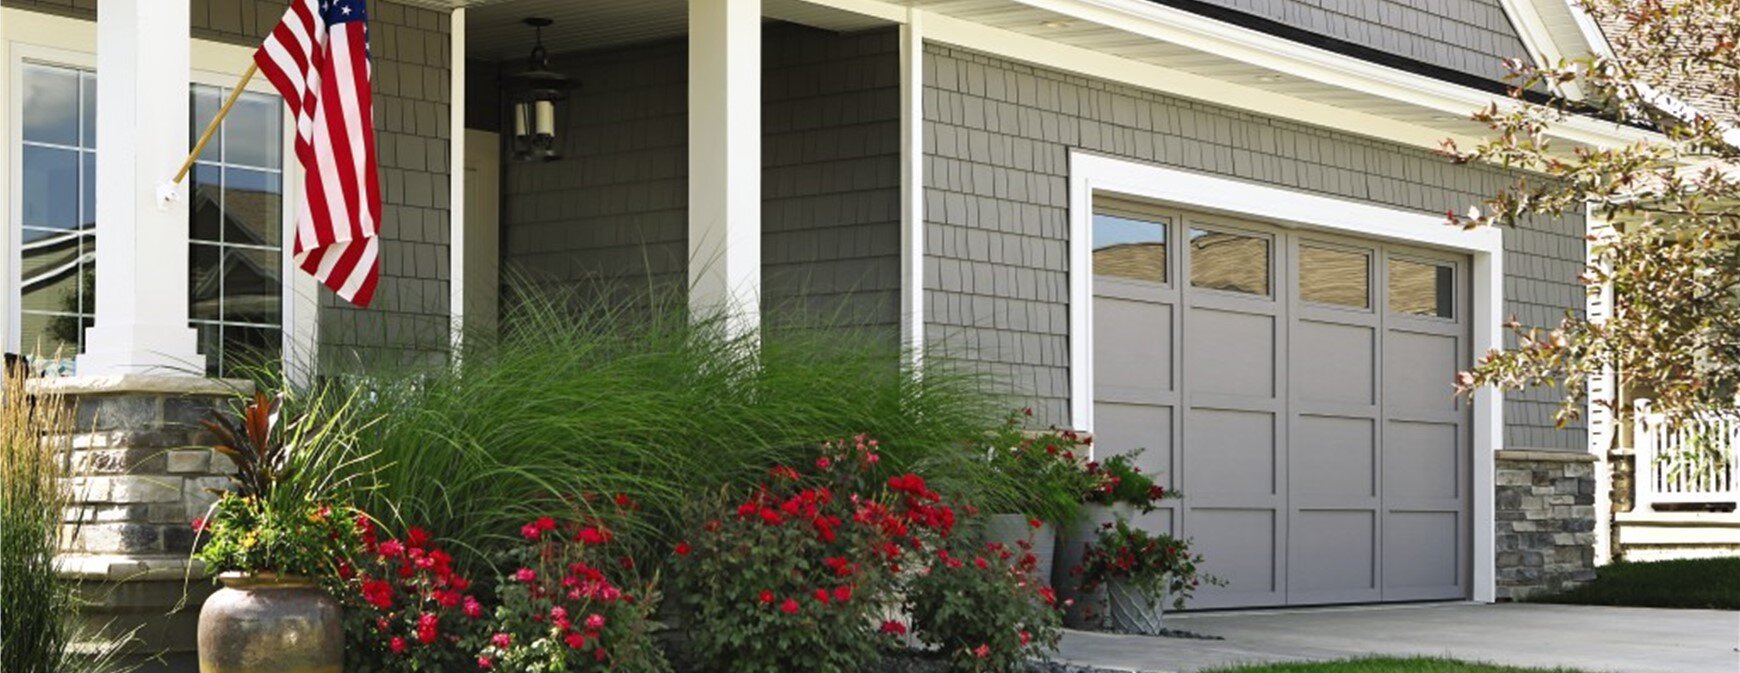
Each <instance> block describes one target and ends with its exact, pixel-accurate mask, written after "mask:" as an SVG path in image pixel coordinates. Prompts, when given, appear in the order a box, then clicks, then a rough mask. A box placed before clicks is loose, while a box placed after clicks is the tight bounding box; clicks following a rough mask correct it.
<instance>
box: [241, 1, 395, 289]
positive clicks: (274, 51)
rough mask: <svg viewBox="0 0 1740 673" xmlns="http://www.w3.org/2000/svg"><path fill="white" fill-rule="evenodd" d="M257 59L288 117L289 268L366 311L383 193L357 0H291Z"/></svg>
mask: <svg viewBox="0 0 1740 673" xmlns="http://www.w3.org/2000/svg"><path fill="white" fill-rule="evenodd" d="M254 63H255V64H257V65H258V66H259V67H260V71H261V72H262V73H264V74H265V76H266V80H267V81H269V82H271V83H272V86H273V87H274V88H276V89H277V90H278V93H279V95H281V96H283V97H284V101H285V103H286V104H287V105H288V106H289V108H290V112H291V114H292V116H293V117H294V118H295V128H296V143H295V154H296V159H297V161H298V162H299V163H301V164H302V169H303V174H304V175H303V185H302V190H301V192H300V193H299V194H298V195H297V199H298V203H297V204H296V210H295V212H296V234H295V241H294V244H293V248H292V251H293V254H294V257H295V259H296V264H297V266H299V267H300V268H302V270H303V271H306V272H308V273H310V274H312V275H313V276H314V277H315V278H316V279H318V280H319V281H320V282H321V283H322V284H324V285H326V286H327V287H329V288H331V289H332V290H333V291H334V292H336V293H338V295H339V296H340V297H343V298H344V299H345V300H346V301H349V302H351V303H352V304H355V305H357V306H365V307H366V306H368V304H369V302H370V301H372V300H373V298H374V294H375V289H376V288H377V286H378V285H379V276H380V240H379V238H378V236H379V232H380V217H381V189H380V176H379V169H378V167H377V160H376V154H375V132H374V131H375V130H374V111H373V107H374V95H373V92H372V90H371V86H370V79H371V77H370V75H371V73H372V72H373V70H372V66H371V65H370V63H369V51H368V22H367V9H366V6H365V4H364V0H293V1H292V2H291V3H290V7H289V9H287V10H285V12H284V18H283V19H282V20H281V21H280V22H279V23H278V25H277V26H276V27H275V28H274V29H273V30H272V32H271V33H270V34H269V35H268V36H267V38H266V41H265V43H264V44H262V45H260V48H259V50H257V51H256V52H254Z"/></svg>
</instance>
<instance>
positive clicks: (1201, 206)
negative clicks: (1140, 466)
mask: <svg viewBox="0 0 1740 673" xmlns="http://www.w3.org/2000/svg"><path fill="white" fill-rule="evenodd" d="M1069 162H1070V164H1069V165H1070V177H1069V240H1070V241H1071V245H1070V246H1069V268H1070V274H1069V294H1070V301H1069V307H1070V308H1069V328H1070V329H1069V333H1070V340H1069V343H1070V347H1069V348H1070V353H1069V358H1070V367H1069V370H1070V418H1071V419H1073V423H1072V424H1073V425H1074V426H1075V427H1076V428H1077V429H1080V430H1084V431H1088V432H1092V431H1093V422H1094V419H1093V407H1094V403H1093V402H1094V394H1093V393H1094V382H1093V369H1094V367H1093V365H1094V363H1093V343H1094V339H1093V333H1092V331H1093V324H1094V323H1093V262H1092V253H1093V246H1092V244H1091V243H1090V241H1091V240H1092V232H1093V212H1094V208H1093V195H1094V192H1096V191H1103V192H1111V193H1117V194H1124V195H1128V196H1135V197H1141V198H1145V199H1153V200H1156V201H1162V202H1166V203H1171V204H1175V205H1179V206H1184V207H1189V208H1192V209H1196V210H1204V211H1209V212H1218V213H1224V214H1228V215H1236V216H1239V217H1244V218H1251V219H1256V220H1261V221H1265V222H1269V223H1272V224H1276V225H1279V226H1283V227H1288V228H1293V229H1302V230H1317V231H1325V232H1333V233H1340V234H1349V235H1354V236H1360V237H1365V238H1375V239H1380V240H1387V241H1393V242H1400V243H1408V244H1413V245H1419V246H1424V247H1431V248H1438V249H1441V250H1451V251H1457V252H1461V253H1465V254H1468V255H1470V256H1471V257H1472V258H1473V274H1472V275H1473V284H1474V296H1473V297H1472V299H1473V303H1474V312H1473V316H1472V319H1473V331H1474V338H1473V343H1472V351H1473V352H1472V353H1470V354H1469V355H1470V357H1471V359H1473V358H1478V357H1479V356H1480V355H1481V354H1483V353H1486V352H1488V351H1490V350H1492V349H1494V348H1498V347H1500V346H1501V345H1502V344H1503V339H1504V333H1503V323H1504V320H1503V313H1502V311H1503V299H1502V292H1503V287H1504V234H1503V231H1502V230H1500V229H1492V228H1488V229H1481V230H1476V231H1463V230H1461V229H1457V228H1454V227H1451V226H1449V225H1447V224H1445V222H1444V219H1443V218H1442V217H1439V216H1434V215H1424V214H1421V213H1419V212H1415V211H1410V210H1401V209H1397V208H1390V207H1386V206H1381V205H1376V204H1372V203H1367V202H1362V201H1354V200H1349V199H1339V198H1334V197H1329V196H1322V195H1318V194H1310V193H1306V192H1302V191H1297V190H1293V189H1287V188H1284V187H1276V186H1273V185H1265V184H1260V183H1255V182H1248V181H1245V180H1238V179H1234V178H1227V177H1222V176H1216V175H1208V174H1204V173H1197V172H1194V171H1187V170H1182V169H1177V168H1168V167H1165V166H1157V165H1154V164H1146V163H1141V162H1136V161H1129V160H1125V159H1116V158H1112V157H1107V156H1103V155H1098V154H1093V153H1089V152H1082V151H1071V152H1070V157H1069ZM1446 384H1448V382H1446ZM1473 408H1474V437H1473V439H1474V457H1473V459H1474V465H1473V467H1474V475H1473V482H1474V483H1473V501H1474V502H1473V503H1472V507H1473V510H1474V511H1473V520H1472V524H1473V525H1472V527H1471V528H1472V534H1473V538H1474V539H1473V541H1472V542H1473V564H1474V568H1473V570H1474V577H1473V589H1474V595H1473V598H1474V600H1477V601H1482V602H1492V601H1493V600H1494V596H1495V584H1494V566H1493V561H1494V552H1493V531H1494V520H1493V473H1494V469H1495V463H1494V461H1495V453H1496V452H1497V451H1498V449H1500V448H1502V447H1503V443H1504V398H1503V396H1501V395H1499V394H1497V393H1496V392H1494V391H1492V390H1490V389H1482V390H1480V391H1479V392H1477V393H1475V396H1474V402H1473Z"/></svg>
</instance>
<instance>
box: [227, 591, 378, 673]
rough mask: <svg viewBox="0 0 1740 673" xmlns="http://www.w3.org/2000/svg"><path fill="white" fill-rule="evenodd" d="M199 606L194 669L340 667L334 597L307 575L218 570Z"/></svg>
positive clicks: (333, 671) (258, 671)
mask: <svg viewBox="0 0 1740 673" xmlns="http://www.w3.org/2000/svg"><path fill="white" fill-rule="evenodd" d="M218 580H219V581H221V582H223V585H224V586H223V588H222V589H219V590H218V591H217V593H214V594H212V595H211V597H210V598H207V599H206V601H205V607H203V608H200V611H199V670H200V673H243V672H244V671H245V672H248V673H341V672H342V671H343V669H344V623H343V621H342V618H341V617H342V615H341V613H340V609H339V606H338V602H337V601H335V600H333V599H332V597H331V596H328V595H326V592H324V591H322V590H321V589H320V587H319V586H317V585H316V584H315V583H314V582H313V581H312V580H310V579H307V578H302V577H288V576H278V575H275V574H271V573H261V574H242V573H224V574H223V575H219V576H218Z"/></svg>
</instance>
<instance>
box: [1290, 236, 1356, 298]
mask: <svg viewBox="0 0 1740 673" xmlns="http://www.w3.org/2000/svg"><path fill="white" fill-rule="evenodd" d="M1370 276H1371V264H1370V258H1369V257H1367V256H1366V254H1365V253H1363V252H1354V251H1351V250H1336V249H1333V248H1319V247H1316V246H1311V245H1301V246H1299V298H1300V299H1302V300H1304V301H1308V302H1313V303H1318V304H1334V305H1336V306H1348V307H1352V308H1370V307H1371V299H1370V296H1371V279H1370Z"/></svg>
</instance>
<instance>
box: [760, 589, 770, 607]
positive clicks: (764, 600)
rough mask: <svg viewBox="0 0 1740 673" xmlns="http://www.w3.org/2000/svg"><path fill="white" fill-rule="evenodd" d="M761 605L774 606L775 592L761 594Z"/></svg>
mask: <svg viewBox="0 0 1740 673" xmlns="http://www.w3.org/2000/svg"><path fill="white" fill-rule="evenodd" d="M761 604H762V605H772V604H773V592H772V591H763V592H761Z"/></svg>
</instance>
